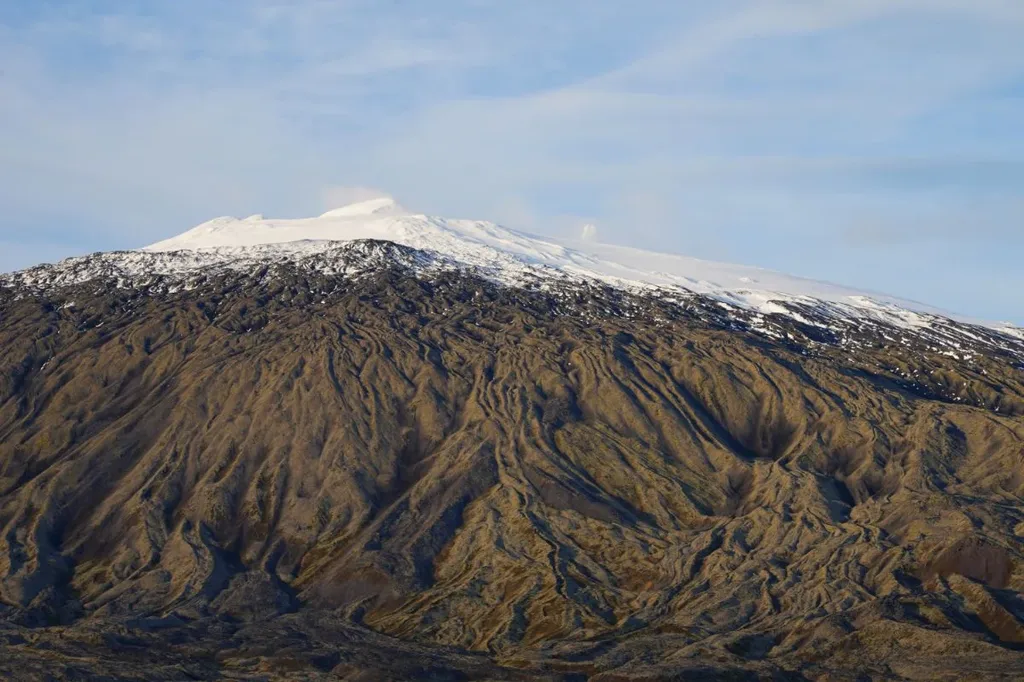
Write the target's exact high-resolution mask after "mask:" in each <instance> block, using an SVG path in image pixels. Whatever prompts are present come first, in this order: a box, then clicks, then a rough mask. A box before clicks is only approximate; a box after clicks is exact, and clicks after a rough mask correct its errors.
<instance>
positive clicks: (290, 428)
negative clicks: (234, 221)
mask: <svg viewBox="0 0 1024 682" xmlns="http://www.w3.org/2000/svg"><path fill="white" fill-rule="evenodd" d="M771 324H773V325H774V328H775V329H776V333H775V334H772V335H766V334H763V333H759V332H758V330H757V329H755V328H754V327H752V326H751V325H749V324H747V323H746V322H745V321H744V317H743V315H742V314H741V313H738V312H726V311H724V309H721V308H719V307H717V306H716V305H715V304H714V303H713V302H710V301H705V300H702V299H700V298H699V297H694V298H693V299H692V300H690V301H687V302H682V303H680V302H675V303H671V302H665V301H659V300H654V299H649V298H644V297H642V296H639V295H629V294H624V293H621V292H613V291H611V290H608V289H603V288H598V287H591V288H582V289H576V290H574V291H568V292H545V291H540V290H529V289H516V288H512V287H499V286H496V285H493V284H490V283H488V282H486V281H484V280H482V279H477V278H475V277H473V276H471V275H468V274H466V275H459V274H447V275H443V276H437V277H433V278H425V277H420V276H416V275H415V274H413V273H412V272H410V271H409V270H407V269H405V268H403V267H401V266H400V265H397V264H396V265H394V266H393V267H384V268H380V269H377V270H375V271H374V272H373V273H372V274H370V275H368V276H363V277H356V278H351V277H349V278H347V277H344V276H341V275H337V276H329V275H325V274H318V273H315V272H306V271H303V270H301V269H300V268H294V267H282V268H280V269H279V270H277V271H275V272H272V273H268V272H259V273H249V274H239V273H235V274H230V273H229V274H221V275H217V276H212V277H210V278H208V279H206V280H204V281H203V282H201V283H200V284H197V285H195V286H193V287H192V288H190V289H189V290H187V291H184V290H182V291H177V292H175V291H173V290H172V289H168V290H160V291H156V290H147V289H146V288H143V287H133V286H127V287H119V286H116V285H115V283H113V282H110V281H104V280H93V281H89V282H85V283H82V284H75V285H71V286H65V287H59V288H54V289H50V290H45V291H44V290H38V291H27V290H20V289H17V288H14V287H10V286H8V287H6V288H0V602H2V606H0V675H6V676H7V677H9V678H11V679H26V680H36V679H38V680H44V679H83V680H84V679H109V680H216V679H266V680H297V679H309V680H316V679H351V680H384V679H435V680H471V679H479V680H484V679H493V680H499V679H500V680H527V679H548V680H593V681H594V682H598V681H605V682H610V681H612V680H670V679H671V680H674V679H679V680H691V679H692V680H699V679H736V680H850V681H853V680H858V681H859V680H882V679H910V680H971V679H973V680H1016V679H1024V369H1022V359H1024V355H1021V354H1020V352H1019V351H1020V348H1019V347H1014V346H1013V345H1012V344H1011V343H1010V341H1009V340H1006V347H1005V348H1002V349H1000V348H999V347H998V345H997V344H996V345H993V344H991V343H987V344H984V345H983V346H979V347H978V348H975V349H971V350H970V352H969V353H968V352H966V351H965V352H964V353H963V354H955V353H954V354H950V353H948V352H942V351H941V350H940V349H938V348H937V347H936V346H935V345H934V344H933V343H932V342H930V341H929V340H928V339H927V338H923V339H922V338H909V337H908V338H897V335H896V334H895V333H888V332H886V333H882V331H884V330H882V331H880V330H879V329H877V328H871V327H864V326H863V325H857V326H854V327H851V328H850V330H849V333H850V337H849V338H855V341H856V342H855V343H840V342H839V340H838V339H837V338H831V337H829V338H823V337H822V336H821V334H820V331H818V330H816V328H814V327H813V325H812V326H808V325H804V324H801V323H798V322H795V321H792V320H789V319H784V318H781V317H780V318H779V319H776V320H772V321H771ZM979 333H980V332H979Z"/></svg>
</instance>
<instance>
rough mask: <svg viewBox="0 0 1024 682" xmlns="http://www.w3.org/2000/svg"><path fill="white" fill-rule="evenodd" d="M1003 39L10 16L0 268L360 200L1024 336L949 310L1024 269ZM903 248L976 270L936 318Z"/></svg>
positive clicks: (351, 7)
mask: <svg viewBox="0 0 1024 682" xmlns="http://www.w3.org/2000/svg"><path fill="white" fill-rule="evenodd" d="M1022 35H1024V5H1022V4H1021V3H1020V2H1018V1H1017V0H973V1H972V2H962V0H831V1H830V2H808V1H806V0H725V1H724V2H710V0H709V1H707V2H695V3H667V2H661V1H660V0H639V1H638V2H633V3H629V5H628V6H626V5H623V4H622V3H618V2H611V1H610V0H602V1H600V2H593V1H584V0H565V1H564V2H558V3H541V2H522V3H480V2H478V1H476V0H439V1H438V2H431V3H397V4H396V3H380V2H371V1H370V0H252V1H244V2H243V1H242V0H225V2H218V3H206V2H203V3H200V2H199V1H198V0H182V1H181V2H174V3H171V2H166V3H163V2H159V3H158V2H154V3H138V4H135V5H133V6H132V7H131V8H127V7H126V5H125V4H124V3H120V2H114V1H113V0H99V1H98V2H93V3H88V4H85V3H78V2H72V1H71V0H66V1H65V2H51V3H30V2H28V1H27V0H22V1H16V2H14V3H5V5H4V6H3V7H2V8H0V63H2V65H3V66H2V74H0V101H2V102H3V106H0V211H3V213H4V214H5V215H7V216H9V218H8V220H7V222H6V224H5V225H0V240H4V241H6V242H9V243H18V240H19V234H20V233H21V232H23V231H24V230H26V229H37V230H42V231H43V232H45V233H47V234H48V235H50V236H49V237H48V239H50V240H51V241H54V242H55V243H60V241H61V239H64V240H65V242H66V243H67V244H68V248H69V251H74V250H80V249H82V248H83V247H84V248H90V247H94V248H110V247H114V246H136V245H138V244H140V243H145V242H147V241H152V240H155V239H157V238H159V237H162V236H166V235H167V234H170V233H173V232H176V231H180V230H183V229H185V228H186V227H187V226H188V225H189V224H190V223H193V222H198V221H200V220H203V219H206V218H208V217H210V216H211V215H216V214H223V213H239V214H248V213H253V212H256V211H260V212H265V213H268V214H275V213H277V214H300V213H315V212H317V211H320V210H322V209H323V208H324V206H323V202H324V200H325V198H328V199H330V198H332V197H333V196H334V195H335V194H336V193H337V191H338V190H336V189H335V188H338V187H343V188H349V187H365V186H372V187H381V188H383V189H385V190H387V191H388V192H391V193H393V194H396V195H397V196H398V197H399V198H400V199H401V200H402V201H403V202H404V203H406V204H408V205H411V206H412V207H414V208H419V209H422V210H428V211H436V212H440V213H451V214H458V215H474V216H480V217H490V218H495V219H500V220H505V221H507V222H510V223H513V224H518V225H523V226H524V227H526V228H528V229H532V230H535V231H548V232H553V233H565V234H579V231H580V229H582V225H584V224H588V223H593V224H594V225H596V226H597V229H598V230H599V234H600V235H601V238H602V239H604V240H609V241H620V242H630V243H634V244H636V245H638V246H646V247H656V248H673V249H676V250H681V251H688V252H691V253H694V254H695V255H699V256H704V257H714V258H723V259H736V260H742V261H747V262H753V263H757V264H760V265H766V266H770V267H778V268H782V269H787V270H793V271H796V272H800V273H802V274H807V275H811V276H819V277H831V278H836V279H842V280H846V281H849V282H851V283H854V284H858V283H860V284H865V285H869V286H871V287H872V288H875V289H889V290H892V291H894V292H896V293H905V294H907V295H910V296H913V297H916V298H919V299H925V300H930V301H933V302H935V303H937V304H940V305H941V304H946V305H949V306H951V307H959V308H963V309H967V308H969V307H970V306H972V305H977V306H980V307H978V308H977V309H972V310H968V312H976V313H978V314H997V313H999V314H998V315H997V316H1003V317H1005V316H1007V315H1016V316H1017V317H1018V318H1019V319H1022V320H1024V307H1022V306H1024V304H1022V303H1021V302H1020V301H1018V300H1016V298H1015V297H1011V296H1009V295H1005V296H1002V297H1001V298H1000V296H999V295H989V296H986V297H984V298H983V297H982V296H980V294H978V295H975V296H974V298H971V294H970V292H971V291H972V287H974V286H975V285H974V284H972V282H971V281H970V279H971V277H972V275H971V274H970V273H971V272H975V271H982V270H984V271H987V272H998V271H999V269H1000V268H1003V269H1005V270H1006V271H1007V272H1008V273H1009V272H1010V270H1011V269H1013V268H1018V267H1019V266H1018V265H1016V264H1015V263H1013V262H1011V260H1010V259H1009V258H1008V257H1007V256H1006V252H1007V250H1008V249H1007V244H1008V243H1009V244H1011V245H1013V246H1014V247H1015V248H1017V249H1018V250H1019V249H1021V248H1024V224H1022V217H1021V213H1020V205H1021V195H1022V189H1021V188H1022V187H1024V183H1022V182H1021V180H1022V179H1024V170H1022V168H1024V135H1022V134H1021V133H1020V126H1019V121H1020V120H1024V50H1021V48H1020V41H1021V36H1022ZM61 235H64V236H63V237H62V236H61ZM967 240H974V243H977V244H981V246H979V247H978V248H975V249H972V250H965V249H964V248H962V246H963V244H964V242H965V241H967ZM954 242H956V243H959V244H960V245H961V248H959V249H952V247H950V248H948V249H947V247H946V246H943V244H947V245H948V244H952V243H954ZM985 244H988V247H985V246H984V245H985ZM86 245H88V246H86ZM922 245H927V248H928V249H930V250H929V251H928V254H929V257H934V258H938V259H940V261H941V259H944V258H946V259H948V258H963V257H966V255H970V256H971V257H973V258H976V259H978V260H977V262H976V263H975V265H974V266H968V267H963V268H961V269H960V270H958V272H962V273H964V274H963V277H964V281H962V282H959V283H958V284H957V286H958V287H959V288H958V289H957V290H956V291H951V287H952V285H950V284H949V283H948V281H947V280H948V279H949V278H948V276H945V277H943V278H939V277H937V276H935V275H934V274H932V275H929V274H928V273H927V272H925V273H923V274H922V273H917V272H912V271H910V270H908V269H906V268H901V267H899V266H898V264H899V263H901V262H904V263H905V262H908V261H909V260H910V259H912V258H915V254H914V250H921V249H922V248H925V247H923V246H922ZM21 253H22V254H24V260H25V262H21V257H20V256H19V259H18V262H5V263H2V264H0V265H6V266H8V267H13V266H14V265H26V264H28V261H29V260H31V259H32V258H33V256H32V255H31V254H32V253H34V252H33V251H32V249H31V248H30V247H26V248H25V249H23V250H22V251H21ZM38 253H39V254H40V256H39V257H42V254H43V253H46V254H49V253H51V251H45V252H44V251H43V250H40V251H38ZM982 260H984V261H985V262H984V266H983V265H982V262H981V261H982ZM894 264H896V265H894ZM943 269H944V268H942V267H938V268H936V272H938V271H943ZM945 270H946V271H947V272H948V271H949V268H948V267H946V268H945ZM1008 276H1009V275H1008ZM975 279H976V278H975ZM977 286H978V287H980V285H977ZM964 292H966V293H964ZM975 299H977V300H983V303H980V304H972V303H971V301H973V300H975ZM1003 311H1008V312H1003Z"/></svg>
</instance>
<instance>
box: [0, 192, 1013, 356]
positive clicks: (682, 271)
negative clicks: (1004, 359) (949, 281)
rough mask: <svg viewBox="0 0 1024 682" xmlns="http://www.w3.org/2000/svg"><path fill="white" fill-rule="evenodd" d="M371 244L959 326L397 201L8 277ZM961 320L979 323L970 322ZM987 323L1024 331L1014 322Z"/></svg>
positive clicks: (129, 274)
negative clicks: (430, 211) (414, 207)
mask: <svg viewBox="0 0 1024 682" xmlns="http://www.w3.org/2000/svg"><path fill="white" fill-rule="evenodd" d="M365 240H375V241H382V242H392V243H395V244H398V245H401V246H404V247H409V248H412V249H415V250H417V251H418V252H421V253H422V254H424V255H423V257H422V258H420V259H419V260H420V261H422V262H424V263H428V264H429V268H433V269H436V268H442V269H449V270H451V269H455V270H459V269H464V270H469V271H472V272H473V273H474V274H476V275H479V276H482V277H485V278H487V279H490V280H492V281H495V282H498V283H501V284H507V285H512V286H523V285H530V286H533V285H540V286H542V287H549V286H554V287H562V286H574V285H576V284H579V283H590V284H599V285H608V286H611V287H613V288H616V289H620V290H624V291H628V292H634V293H642V294H645V295H655V296H665V297H670V298H680V297H683V298H685V297H686V296H692V295H700V296H705V297H708V298H710V299H713V300H715V301H717V302H718V303H719V304H720V305H723V306H725V307H726V308H729V307H734V308H738V309H741V310H745V311H747V313H748V314H754V315H755V316H764V315H772V314H780V315H784V316H787V317H790V318H793V319H795V320H797V321H799V322H802V323H807V324H814V325H818V326H824V327H831V326H832V322H831V320H846V321H850V320H858V319H860V320H871V321H873V322H877V323H882V324H886V325H892V326H895V327H900V328H903V329H919V328H925V327H928V326H929V325H931V324H932V323H933V322H934V321H936V320H940V319H947V320H958V318H956V317H955V316H953V315H950V314H948V313H945V312H943V311H941V310H938V309H935V308H932V307H930V306H927V305H925V304H921V303H916V302H913V301H906V300H902V299H899V298H895V297H891V296H886V295H883V294H878V293H874V292H868V291H859V290H856V289H853V288H849V287H845V286H841V285H836V284H830V283H828V282H820V281H815V280H810V279H805V278H801V277H794V276H790V275H785V274H782V273H778V272H774V271H771V270H765V269H761V268H755V267H748V266H742V265H730V264H724V263H715V262H711V261H705V260H700V259H696V258H690V257H687V256H681V255H676V254H667V253H653V252H649V251H642V250H639V249H634V248H630V247H625V246H614V245H609V244H601V243H597V242H595V241H593V240H590V239H581V240H560V239H554V238H551V237H542V236H538V235H533V234H528V233H525V232H520V231H518V230H514V229H510V228H507V227H504V226H501V225H498V224H496V223H493V222H488V221H482V220H455V219H449V218H442V217H437V216H430V215H425V214H421V213H414V212H411V211H408V210H406V209H405V208H403V207H402V206H401V205H399V204H398V203H397V202H396V201H395V200H394V199H391V198H390V197H380V198H375V199H370V200H366V201H360V202H357V203H353V204H349V205H347V206H342V207H339V208H336V209H334V210H331V211H328V212H326V213H324V214H322V215H320V216H318V217H315V218H298V219H275V218H265V217H264V216H262V215H253V216H249V217H247V218H244V219H239V218H232V217H221V218H215V219H213V220H210V221H208V222H205V223H203V224H201V225H198V226H197V227H194V228H192V229H191V230H188V231H187V232H184V233H182V234H180V235H178V236H176V237H172V238H170V239H166V240H164V241H160V242H157V243H155V244H151V245H149V246H147V247H144V248H143V249H140V250H138V251H121V252H113V253H109V254H95V255H93V256H87V257H84V258H77V259H68V260H66V261H62V262H61V263H60V264H58V265H56V266H40V267H37V268H31V269H29V270H25V271H22V272H21V273H15V274H13V275H11V276H7V277H4V278H2V279H0V282H3V283H19V284H22V285H28V286H33V287H40V286H42V287H46V286H58V285H60V286H63V285H67V284H70V283H74V282H82V281H87V280H89V279H92V278H95V277H107V278H110V277H114V278H115V279H116V280H117V281H123V282H126V283H132V282H138V281H142V280H145V279H147V278H151V277H153V276H164V277H169V278H172V279H174V278H180V279H188V278H189V277H192V276H194V275H195V274H197V273H204V272H208V271H211V270H214V269H218V268H220V269H230V270H246V269H251V268H253V267H254V266H256V265H258V264H262V263H272V262H294V263H298V264H300V265H302V266H303V267H310V268H318V269H324V270H326V271H330V272H335V271H337V270H338V267H337V265H336V264H335V263H334V261H333V260H332V259H333V258H335V256H336V255H337V254H338V253H339V252H338V249H339V248H340V247H344V246H345V245H346V244H352V243H354V242H363V241H365ZM332 254H334V255H332ZM342 269H344V268H342ZM809 311H813V312H809ZM810 318H815V320H816V321H811V320H810ZM958 321H959V322H968V323H971V324H979V323H977V322H975V321H972V320H964V319H962V318H960V319H959V320H958ZM987 326H990V327H992V328H995V329H999V330H1000V331H1002V332H1003V333H1005V334H1008V335H1011V336H1016V337H1021V336H1024V333H1022V332H1021V331H1020V330H1019V329H1018V328H1014V327H1011V326H1009V325H1005V324H992V325H987Z"/></svg>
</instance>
